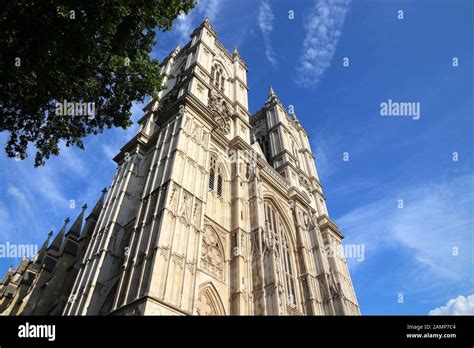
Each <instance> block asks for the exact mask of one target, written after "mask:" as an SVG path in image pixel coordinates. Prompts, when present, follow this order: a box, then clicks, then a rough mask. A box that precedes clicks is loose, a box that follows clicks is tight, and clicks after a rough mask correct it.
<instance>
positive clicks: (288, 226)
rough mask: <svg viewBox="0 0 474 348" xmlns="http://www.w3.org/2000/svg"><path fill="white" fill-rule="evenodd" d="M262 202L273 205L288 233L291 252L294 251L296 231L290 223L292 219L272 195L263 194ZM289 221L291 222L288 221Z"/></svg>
mask: <svg viewBox="0 0 474 348" xmlns="http://www.w3.org/2000/svg"><path fill="white" fill-rule="evenodd" d="M263 200H264V201H268V202H270V203H271V204H272V205H273V208H274V209H275V210H276V211H277V212H278V214H280V217H281V218H282V220H283V223H284V225H285V227H286V230H287V231H288V238H289V239H290V243H291V246H292V248H293V250H296V249H295V246H296V240H295V236H296V231H295V230H294V228H293V226H294V224H293V223H291V221H292V219H291V218H292V217H291V216H288V213H287V212H286V210H285V209H283V208H282V206H281V204H280V203H279V202H278V200H277V199H276V198H275V196H274V195H273V194H272V193H265V194H264V195H263ZM290 219H291V220H290Z"/></svg>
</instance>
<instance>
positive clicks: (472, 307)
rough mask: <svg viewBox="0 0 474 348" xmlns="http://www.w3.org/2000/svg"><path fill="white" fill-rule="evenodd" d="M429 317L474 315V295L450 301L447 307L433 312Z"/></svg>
mask: <svg viewBox="0 0 474 348" xmlns="http://www.w3.org/2000/svg"><path fill="white" fill-rule="evenodd" d="M428 314H429V315H474V294H473V295H469V296H467V297H464V296H462V295H461V296H458V297H457V298H453V299H451V300H449V301H448V302H447V303H446V305H445V306H441V307H438V308H435V309H433V310H431V311H430V312H429V313H428Z"/></svg>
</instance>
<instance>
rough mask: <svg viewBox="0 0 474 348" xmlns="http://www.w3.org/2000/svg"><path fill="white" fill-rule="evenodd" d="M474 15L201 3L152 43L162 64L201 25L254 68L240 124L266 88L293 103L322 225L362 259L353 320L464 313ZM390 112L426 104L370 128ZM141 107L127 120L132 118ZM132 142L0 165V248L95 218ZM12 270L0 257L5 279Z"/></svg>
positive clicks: (382, 4) (364, 5) (442, 1)
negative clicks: (36, 164)
mask: <svg viewBox="0 0 474 348" xmlns="http://www.w3.org/2000/svg"><path fill="white" fill-rule="evenodd" d="M473 7H474V2H472V1H470V0H465V1H461V0H458V1H455V0H449V1H448V0H432V1H428V0H409V1H408V0H407V1H395V0H393V1H392V0H384V1H375V0H371V1H369V0H354V1H352V2H350V1H344V0H342V1H330V0H301V1H290V0H267V1H261V0H239V1H233V0H208V1H204V0H202V1H200V3H199V5H198V7H197V8H195V9H194V10H193V11H192V12H191V13H190V14H189V15H188V16H187V17H181V18H179V19H178V20H177V21H176V22H175V25H174V28H173V30H172V31H171V32H167V33H163V34H161V33H159V34H158V36H157V39H158V43H157V46H156V47H155V50H154V52H153V55H154V56H155V57H156V58H159V59H161V58H163V57H164V56H165V55H166V54H167V53H169V52H170V51H171V50H172V49H173V48H174V47H175V46H176V44H177V43H178V42H180V43H181V44H185V43H186V42H187V38H188V36H189V34H190V32H192V30H193V29H194V28H195V27H197V26H198V25H199V24H200V23H201V22H202V20H203V19H204V17H206V16H207V17H209V18H210V19H211V23H212V24H213V26H214V27H215V29H216V31H217V33H218V35H219V37H220V41H221V42H222V43H223V44H224V45H225V46H226V47H227V48H228V49H229V50H232V49H233V47H234V46H237V48H238V50H239V52H240V54H241V56H242V57H243V59H244V60H245V62H246V63H247V65H248V67H249V70H250V71H249V74H248V84H249V87H250V92H249V107H250V111H251V112H255V111H257V110H258V109H259V108H260V107H261V106H262V105H263V103H264V101H265V99H266V96H267V94H268V86H269V84H272V85H273V87H274V89H275V91H276V93H277V95H278V96H279V97H280V99H281V100H282V102H283V103H284V104H285V105H286V106H288V105H290V104H291V105H294V107H295V111H296V114H297V116H298V118H299V119H300V121H301V123H302V124H303V126H305V128H306V129H307V130H308V132H309V134H310V137H311V144H312V147H313V152H314V153H315V155H316V164H317V167H318V170H319V174H320V178H321V181H322V184H323V186H324V191H325V194H326V196H327V199H328V201H327V202H328V209H329V213H330V215H331V217H332V218H333V220H335V222H336V223H337V224H338V225H339V226H340V228H341V231H342V232H343V234H345V236H346V239H345V243H348V244H360V245H363V246H364V248H365V249H364V250H365V255H364V260H363V261H361V262H359V261H357V260H355V259H351V258H349V259H348V262H349V265H350V270H351V275H352V279H353V283H354V286H355V290H356V294H357V296H358V300H359V304H360V307H361V310H362V313H363V314H427V313H429V312H430V311H431V310H435V309H436V310H435V311H434V312H435V313H466V312H468V311H470V310H471V311H472V310H473V307H474V296H471V297H469V295H471V294H474V284H473V279H474V274H473V237H472V236H473V230H474V228H473V227H474V226H473V225H474V224H473V216H474V214H473V213H474V211H473V207H474V199H473V195H474V174H473V163H474V161H473V148H474V146H473V139H472V138H473V137H472V134H473V131H474V124H473V116H474V114H473V111H474V110H473V80H472V76H473V70H472V62H473V61H474V60H473V24H472V13H473V12H474V8H473ZM399 10H403V16H404V18H403V19H402V20H400V19H398V18H397V17H398V16H399V13H398V11H399ZM289 11H294V19H290V18H289ZM344 57H347V58H349V66H348V67H344V66H343V59H344ZM453 57H457V58H458V60H459V66H458V67H453V65H452V59H453ZM389 99H391V100H393V101H398V102H415V103H420V104H419V105H420V108H421V116H420V118H419V119H418V120H413V119H412V118H410V117H382V116H380V103H382V102H386V101H388V100H389ZM142 107H143V105H142V104H137V105H135V106H134V107H133V110H132V111H133V118H134V120H137V119H138V118H139V117H140V116H141V108H142ZM136 130H137V129H136V125H134V126H133V127H131V128H130V129H128V130H126V131H124V130H107V131H106V132H104V133H103V134H101V135H98V136H91V137H88V138H87V139H86V141H85V145H86V150H85V151H81V150H78V149H68V148H64V149H63V151H62V152H61V155H60V157H58V158H53V159H51V160H49V161H48V162H47V163H46V166H45V167H42V168H39V169H34V168H33V164H32V160H31V157H32V156H30V159H27V160H25V161H15V160H12V159H7V158H6V156H5V155H4V154H0V192H1V193H2V194H1V195H0V243H5V242H6V241H8V242H10V243H37V244H41V243H42V242H43V241H44V239H45V238H46V236H47V233H48V232H49V231H50V230H54V231H55V233H56V232H57V231H58V230H59V228H60V227H61V225H62V222H63V220H64V219H65V218H66V217H67V216H70V217H71V219H74V218H75V217H76V215H77V214H78V213H79V212H80V207H81V206H82V205H83V204H84V203H85V202H87V203H88V204H89V206H90V207H91V206H92V205H93V204H94V203H95V200H96V199H97V198H98V197H99V195H100V191H101V189H102V188H103V187H106V186H108V185H109V184H110V182H111V179H112V177H113V174H114V171H115V164H114V162H113V161H112V157H113V156H114V155H115V154H116V153H117V151H118V149H119V148H120V147H121V146H122V145H123V144H125V142H126V141H128V140H129V139H130V138H131V137H132V136H133V135H134V134H135V132H136ZM5 140H6V135H5V134H1V135H0V141H1V142H2V143H5ZM345 152H347V154H348V155H349V160H348V161H344V160H343V154H344V153H345ZM453 152H456V153H457V154H458V161H453ZM399 200H403V208H399V207H398V205H399ZM71 201H74V204H72V202H71ZM453 250H457V255H453ZM18 261H19V260H17V259H5V258H3V259H1V258H0V273H2V274H3V273H4V272H5V271H6V269H7V268H8V266H9V265H10V264H14V265H15V266H16V264H17V263H18ZM400 294H402V295H403V303H399V299H400ZM450 300H451V301H450ZM448 301H449V302H448ZM469 308H470V309H469ZM471 313H474V312H471Z"/></svg>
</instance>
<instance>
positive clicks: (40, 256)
mask: <svg viewBox="0 0 474 348" xmlns="http://www.w3.org/2000/svg"><path fill="white" fill-rule="evenodd" d="M52 236H53V231H49V233H48V238H46V240H45V241H44V243H43V245H42V246H41V248H40V250H39V251H38V253H37V254H36V256H35V259H34V262H40V263H41V262H43V259H44V256H45V255H46V250H48V245H49V240H50V239H51V237H52Z"/></svg>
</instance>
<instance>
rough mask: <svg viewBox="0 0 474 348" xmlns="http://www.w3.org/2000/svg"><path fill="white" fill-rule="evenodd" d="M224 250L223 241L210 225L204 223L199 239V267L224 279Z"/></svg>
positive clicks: (219, 278)
mask: <svg viewBox="0 0 474 348" xmlns="http://www.w3.org/2000/svg"><path fill="white" fill-rule="evenodd" d="M225 260H226V258H225V250H224V246H223V243H222V241H221V239H220V237H219V235H218V233H217V232H216V230H215V229H214V228H213V227H211V226H210V225H205V226H204V229H203V233H202V239H201V257H200V264H199V265H200V267H201V269H202V270H204V271H205V272H206V273H209V274H210V275H211V276H213V277H215V278H216V279H218V280H220V281H224V279H225V266H226V262H225Z"/></svg>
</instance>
